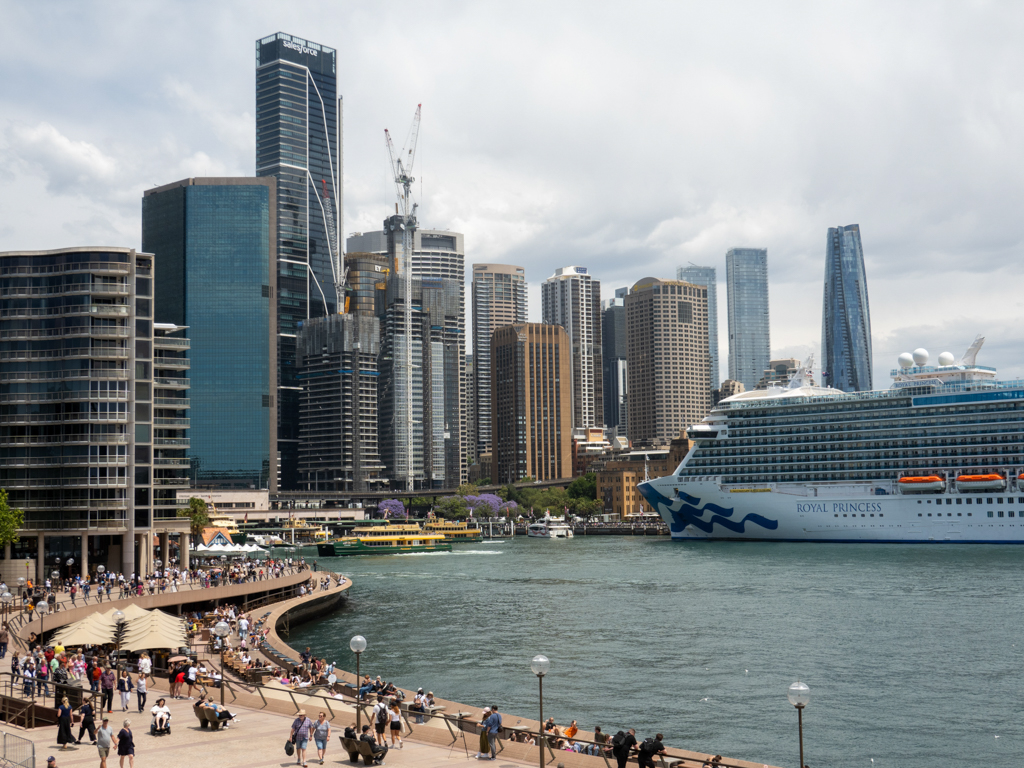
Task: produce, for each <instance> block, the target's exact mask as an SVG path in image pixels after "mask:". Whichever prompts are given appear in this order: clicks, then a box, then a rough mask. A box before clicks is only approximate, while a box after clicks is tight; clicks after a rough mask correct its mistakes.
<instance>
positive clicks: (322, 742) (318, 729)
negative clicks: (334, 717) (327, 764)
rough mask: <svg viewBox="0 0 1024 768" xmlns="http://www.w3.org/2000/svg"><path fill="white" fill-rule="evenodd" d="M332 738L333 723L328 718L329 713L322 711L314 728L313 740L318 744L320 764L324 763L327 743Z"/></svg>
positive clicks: (317, 752)
mask: <svg viewBox="0 0 1024 768" xmlns="http://www.w3.org/2000/svg"><path fill="white" fill-rule="evenodd" d="M330 740H331V723H330V721H329V720H328V719H327V713H326V712H321V713H320V714H319V715H317V718H316V725H315V726H314V728H313V742H314V743H315V744H316V756H317V757H318V758H319V759H320V765H323V764H324V755H325V754H326V752H327V743H328V742H329V741H330Z"/></svg>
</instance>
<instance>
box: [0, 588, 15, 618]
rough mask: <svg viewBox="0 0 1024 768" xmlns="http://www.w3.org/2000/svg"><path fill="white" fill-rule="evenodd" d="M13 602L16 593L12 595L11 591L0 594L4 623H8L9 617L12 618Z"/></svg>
mask: <svg viewBox="0 0 1024 768" xmlns="http://www.w3.org/2000/svg"><path fill="white" fill-rule="evenodd" d="M13 602H14V595H12V594H11V593H10V592H4V593H3V594H2V595H0V606H2V611H3V617H4V618H3V621H4V624H6V623H7V621H8V619H9V618H10V615H11V603H13Z"/></svg>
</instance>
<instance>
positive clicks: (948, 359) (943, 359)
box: [939, 352, 956, 365]
mask: <svg viewBox="0 0 1024 768" xmlns="http://www.w3.org/2000/svg"><path fill="white" fill-rule="evenodd" d="M955 359H956V358H955V357H953V353H952V352H943V353H942V354H941V355H939V365H952V364H953V361H954V360H955Z"/></svg>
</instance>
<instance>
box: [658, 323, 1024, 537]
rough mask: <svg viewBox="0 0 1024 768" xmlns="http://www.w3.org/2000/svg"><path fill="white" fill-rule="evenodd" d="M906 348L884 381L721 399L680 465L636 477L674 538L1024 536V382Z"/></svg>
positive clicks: (802, 375) (806, 376)
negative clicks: (885, 384) (931, 360)
mask: <svg viewBox="0 0 1024 768" xmlns="http://www.w3.org/2000/svg"><path fill="white" fill-rule="evenodd" d="M983 341H984V339H983V338H982V337H980V336H979V337H978V338H977V339H975V341H974V343H973V344H972V345H971V347H970V349H968V350H967V352H966V353H965V354H964V355H963V356H962V357H961V358H960V360H959V361H955V362H954V360H955V358H954V357H953V355H951V354H950V353H948V352H944V353H942V354H941V355H940V356H939V365H938V366H929V365H927V362H928V352H927V351H926V350H923V349H919V350H917V351H915V352H914V353H913V354H910V353H906V354H903V355H901V356H900V359H899V369H897V370H893V372H892V375H893V378H894V379H895V381H894V383H893V385H892V387H891V388H889V389H887V390H877V391H867V392H842V391H840V390H837V389H832V388H830V387H819V386H815V384H814V382H813V380H812V379H811V372H810V368H811V363H810V362H808V363H807V364H805V365H804V366H803V367H802V368H801V369H800V370H799V371H798V372H797V373H796V375H795V376H794V377H793V379H792V380H791V381H790V383H789V385H788V386H786V387H770V388H769V389H767V390H753V391H750V392H743V393H740V394H738V395H733V396H732V397H728V398H725V399H724V400H722V401H721V402H719V403H718V405H716V406H715V407H714V409H713V410H712V411H711V413H709V414H708V416H707V417H705V419H704V421H703V423H702V424H700V425H695V426H694V427H691V428H690V429H689V437H690V438H691V439H692V440H693V441H694V442H693V446H692V448H691V449H690V451H689V453H688V454H687V455H686V457H685V458H684V459H683V461H682V463H681V464H680V465H679V466H678V467H677V468H676V470H675V472H673V473H672V474H671V475H668V476H666V477H661V478H658V479H656V480H649V481H646V482H643V483H640V484H639V486H638V489H639V491H640V493H641V494H643V496H644V498H645V499H646V500H647V502H648V503H649V504H651V506H653V507H654V509H656V510H657V511H658V512H659V513H660V514H661V516H662V517H663V518H664V520H665V522H666V523H668V526H669V529H670V531H671V534H672V538H673V539H677V540H709V539H718V540H721V539H732V540H759V541H835V542H965V543H966V542H979V543H981V542H984V543H1015V544H1024V380H1010V381H999V380H997V379H996V370H995V369H994V368H989V367H986V366H981V365H977V364H976V362H975V357H976V355H977V353H978V351H979V350H980V348H981V345H982V342H983Z"/></svg>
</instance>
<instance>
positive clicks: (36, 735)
mask: <svg viewBox="0 0 1024 768" xmlns="http://www.w3.org/2000/svg"><path fill="white" fill-rule="evenodd" d="M158 695H159V694H158ZM155 698H156V697H155V696H153V694H150V699H151V700H155ZM134 700H135V697H134V696H133V697H132V702H133V704H134ZM192 703H193V702H190V701H169V702H168V707H169V708H170V710H171V718H172V719H171V726H172V727H171V733H170V734H166V735H163V736H151V735H150V733H149V723H150V720H151V716H150V715H149V714H148V712H147V713H146V714H144V715H140V714H139V713H138V711H132V712H128V713H122V712H116V711H115V712H114V714H112V715H110V717H111V718H116V720H115V722H114V723H113V725H114V726H116V727H115V732H116V731H117V730H118V729H119V728H120V725H121V721H122V720H124V719H125V718H126V717H127V718H128V719H130V720H131V721H132V731H133V733H134V735H135V745H136V748H135V764H136V766H139V768H145V766H159V767H160V768H196V766H219V767H221V768H271V767H274V768H291V766H294V765H295V758H294V757H291V758H289V757H288V756H287V755H285V753H284V742H285V741H286V740H287V738H288V734H289V731H290V728H291V723H292V717H291V716H290V715H280V714H275V713H272V712H264V711H258V710H251V709H243V708H238V707H232V708H231V711H232V712H237V713H238V717H237V718H236V721H235V723H234V724H233V725H232V726H231V727H230V728H228V729H226V730H218V731H216V732H213V731H209V730H203V729H200V728H199V721H198V720H197V719H196V717H195V715H194V714H193V713H192ZM311 714H312V719H315V718H316V712H312V713H311ZM339 717H340V715H339ZM353 721H354V718H353ZM335 723H341V728H340V729H339V728H337V727H336V726H332V728H331V742H330V744H329V746H328V748H327V754H326V760H325V761H324V765H328V766H338V765H346V766H351V765H352V764H351V763H350V762H349V760H348V754H347V753H346V752H345V750H344V749H342V747H341V742H340V741H339V739H338V736H339V735H340V734H341V733H342V732H343V731H344V726H345V724H346V723H345V722H343V721H342V720H340V719H337V718H336V719H335ZM0 730H3V731H6V732H8V733H14V734H16V735H18V736H21V737H22V738H27V739H30V740H31V741H33V742H35V744H36V766H37V768H43V766H45V765H46V758H47V757H48V756H49V755H53V756H55V757H56V758H57V766H58V768H75V767H76V766H98V765H99V753H98V752H97V751H96V747H93V746H90V745H89V744H88V743H84V744H82V745H81V746H78V747H69V748H68V749H67V750H64V751H60V747H59V746H58V745H57V727H56V726H47V727H43V728H36V729H34V730H31V731H25V730H22V729H20V728H10V727H8V726H6V725H2V726H0ZM74 734H75V735H76V736H77V735H78V726H77V724H76V725H75V728H74ZM471 742H472V740H468V743H469V747H470V750H471V751H470V753H469V757H468V758H467V757H466V752H465V751H464V750H463V749H462V742H461V740H460V741H459V748H458V749H456V750H451V749H450V748H448V747H441V746H436V745H434V744H428V743H423V742H420V741H412V742H406V744H405V747H404V748H403V749H401V750H398V749H392V750H391V751H390V752H388V756H387V759H386V763H387V765H388V766H393V767H394V768H413V767H414V766H415V768H433V767H434V766H448V767H454V768H458V767H459V766H469V765H473V766H478V765H479V763H478V761H477V760H476V759H475V758H474V755H475V754H476V752H475V750H473V744H472V743H471ZM315 757H316V750H315V748H314V745H313V742H312V741H310V749H309V753H308V754H307V761H308V762H309V764H310V766H311V768H312V766H318V762H317V761H316V760H315V759H314V758H315ZM360 764H361V763H360ZM533 764H534V763H533V762H525V761H512V760H503V759H502V758H499V759H498V760H496V761H494V762H493V763H488V765H493V766H496V767H497V768H504V767H505V766H508V767H509V768H519V767H520V766H525V765H533ZM107 765H108V768H116V766H117V759H116V758H115V757H113V756H111V758H109V759H108V761H107ZM125 768H127V762H126V763H125Z"/></svg>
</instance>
